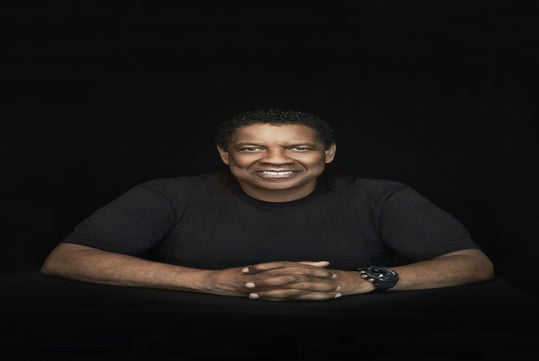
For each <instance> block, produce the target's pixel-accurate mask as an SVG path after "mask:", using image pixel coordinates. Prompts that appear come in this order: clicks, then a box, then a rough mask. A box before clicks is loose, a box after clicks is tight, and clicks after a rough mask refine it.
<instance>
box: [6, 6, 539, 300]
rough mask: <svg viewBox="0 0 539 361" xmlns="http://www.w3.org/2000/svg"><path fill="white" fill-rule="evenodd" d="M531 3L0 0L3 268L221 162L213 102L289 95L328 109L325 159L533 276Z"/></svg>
mask: <svg viewBox="0 0 539 361" xmlns="http://www.w3.org/2000/svg"><path fill="white" fill-rule="evenodd" d="M529 4H530V5H526V2H523V3H518V2H513V1H465V2H464V1H463V2H459V1H457V2H455V1H435V2H432V1H389V0H377V1H375V0H372V1H333V2H329V3H328V2H322V3H321V4H319V5H317V4H316V3H315V2H312V3H311V2H293V1H288V2H279V1H277V2H275V1H272V2H249V3H247V2H242V3H241V4H240V3H237V2H226V1H213V2H207V1H178V2H156V1H152V2H144V3H143V2H133V3H127V2H126V3H125V4H121V5H120V4H119V3H117V2H114V3H113V4H107V3H106V2H103V3H99V4H98V3H97V2H94V3H92V2H85V1H81V2H43V3H41V4H35V5H32V6H29V5H24V4H23V3H21V2H19V3H14V5H7V4H6V3H4V4H3V5H2V14H1V15H0V16H1V18H2V22H3V23H4V24H7V25H8V28H7V31H5V32H4V35H5V41H4V44H3V56H2V58H3V59H2V62H1V64H2V73H1V77H2V83H3V84H4V88H5V89H6V90H7V92H6V94H5V96H3V101H4V102H5V104H4V106H3V107H2V109H1V112H2V113H1V114H2V118H3V122H2V123H3V124H4V125H5V126H4V127H3V128H4V131H3V132H2V133H3V138H4V140H3V146H7V149H6V150H5V151H4V152H2V153H3V157H5V164H6V166H2V172H3V173H4V172H5V174H4V175H3V176H2V183H3V188H4V190H5V191H6V194H5V197H3V198H4V200H3V201H2V208H3V209H4V211H5V215H7V217H4V219H7V220H8V223H7V225H8V227H7V231H6V233H5V237H6V238H4V240H3V244H4V245H7V252H4V253H3V256H2V268H3V269H37V268H38V267H39V265H40V264H41V262H42V260H43V258H44V257H45V255H46V254H47V253H48V251H49V250H50V249H51V248H52V247H53V246H54V245H55V244H56V243H57V242H58V241H59V240H60V239H61V238H62V237H63V236H65V235H66V234H67V233H68V232H70V231H71V229H72V228H73V227H74V226H75V225H76V224H77V223H78V222H80V221H81V220H82V219H83V218H85V217H86V216H88V215H89V214H90V213H91V212H93V211H94V210H95V209H97V208H98V207H100V206H102V205H104V204H105V203H107V202H109V201H111V200H112V199H114V198H115V197H117V196H118V195H120V194H121V193H123V192H124V191H126V190H127V189H129V188H130V187H132V186H133V185H135V184H137V183H139V182H141V181H145V180H148V179H153V178H159V177H174V176H182V175H193V174H198V173H202V172H208V171H212V170H214V169H215V168H216V167H219V161H218V158H217V154H216V152H215V148H214V142H213V135H214V131H213V130H214V127H215V125H216V124H217V122H219V121H220V120H222V119H224V118H228V117H230V116H231V115H233V114H236V113H238V112H242V111H246V110H253V109H258V108H284V109H294V110H301V111H307V112H311V113H314V114H317V115H320V116H322V117H324V118H326V119H327V120H329V121H331V122H332V123H333V124H334V126H335V128H336V130H337V136H338V152H337V159H336V162H335V163H334V164H333V165H332V167H333V168H334V169H336V170H340V171H346V172H351V173H355V174H358V175H362V176H365V177H376V178H388V179H394V180H398V181H402V182H405V183H407V184H409V185H410V186H412V187H413V188H415V189H416V190H418V191H419V192H421V193H423V194H425V195H426V196H427V197H429V198H430V199H431V200H433V201H434V202H435V203H437V204H438V205H440V206H441V207H442V208H444V209H446V210H448V211H450V212H451V213H453V214H454V215H455V216H457V218H459V219H460V220H461V221H462V222H463V223H464V224H465V225H466V227H467V228H468V229H469V230H470V232H471V233H472V236H473V237H474V238H475V240H476V241H477V242H478V243H479V244H480V245H481V246H482V247H483V249H484V250H485V252H486V253H487V254H488V255H489V256H490V257H491V258H492V259H493V261H494V263H495V265H496V269H497V273H498V274H499V275H500V276H502V277H505V278H506V279H508V280H510V281H512V282H513V283H515V284H518V285H519V286H522V287H524V288H526V289H529V290H531V291H534V292H537V291H538V282H537V281H536V276H535V275H534V274H533V271H534V268H535V267H534V263H535V262H537V260H536V256H537V254H538V250H539V249H538V248H539V247H538V246H537V239H538V231H537V206H536V203H537V200H538V191H537V187H536V185H535V182H534V178H533V176H532V175H533V173H534V171H536V170H537V168H538V165H537V160H536V156H537V151H536V149H535V148H536V145H535V138H536V134H534V133H533V131H532V123H533V122H534V120H535V118H536V114H537V111H536V108H535V105H536V95H535V94H533V92H534V91H535V88H536V83H537V79H536V78H534V77H533V73H532V71H533V70H535V68H536V67H537V61H538V56H537V55H538V51H537V40H538V31H537V25H536V24H537V20H538V18H537V13H536V12H534V10H533V8H532V7H531V6H532V4H533V2H529Z"/></svg>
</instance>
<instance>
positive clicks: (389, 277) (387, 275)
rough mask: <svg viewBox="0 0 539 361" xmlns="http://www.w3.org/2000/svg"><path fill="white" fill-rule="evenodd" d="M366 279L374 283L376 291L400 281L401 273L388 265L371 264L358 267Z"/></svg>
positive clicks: (385, 288) (383, 289) (390, 286)
mask: <svg viewBox="0 0 539 361" xmlns="http://www.w3.org/2000/svg"><path fill="white" fill-rule="evenodd" d="M357 270H358V271H359V275H360V277H361V278H363V279H364V280H366V281H368V282H370V283H372V284H373V285H374V291H377V292H379V291H385V290H388V289H390V288H392V287H394V286H395V285H396V284H397V282H398V281H399V274H398V273H397V272H395V271H393V270H392V269H390V268H387V267H378V266H369V267H360V268H358V269H357Z"/></svg>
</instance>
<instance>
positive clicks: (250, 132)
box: [232, 123, 320, 143]
mask: <svg viewBox="0 0 539 361" xmlns="http://www.w3.org/2000/svg"><path fill="white" fill-rule="evenodd" d="M232 142H233V143H239V142H242V143H243V142H253V143H270V142H278V143H320V140H319V139H318V137H317V134H316V131H315V130H314V129H313V128H310V127H307V126H305V125H297V124H278V125H273V124H265V123H256V124H251V125H246V126H243V127H240V128H238V129H236V131H235V132H234V134H233V135H232Z"/></svg>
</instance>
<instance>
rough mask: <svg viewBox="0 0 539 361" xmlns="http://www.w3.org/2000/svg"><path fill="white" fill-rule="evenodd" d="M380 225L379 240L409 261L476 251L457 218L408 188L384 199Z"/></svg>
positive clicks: (475, 246)
mask: <svg viewBox="0 0 539 361" xmlns="http://www.w3.org/2000/svg"><path fill="white" fill-rule="evenodd" d="M380 225H381V234H382V241H383V242H384V243H385V244H386V245H387V246H388V247H390V248H391V249H393V250H394V251H395V252H397V253H400V254H401V255H403V256H405V257H407V258H409V259H410V260H412V261H421V260H426V259H430V258H433V257H437V256H440V255H442V254H445V253H448V252H453V251H458V250H462V249H470V248H476V249H477V248H479V247H478V246H477V244H475V242H473V241H472V239H471V237H470V234H469V232H468V231H467V230H466V229H465V228H464V226H463V225H462V223H461V222H460V221H459V220H458V219H456V218H455V217H454V216H453V215H451V214H450V213H448V212H446V211H444V210H442V209H441V208H439V207H438V206H436V205H435V204H434V203H433V202H431V201H430V200H428V199H427V198H426V197H424V196H423V195H421V194H419V193H418V192H416V191H414V190H413V189H411V188H410V187H408V186H404V187H402V188H400V189H399V190H397V191H395V192H394V193H392V194H391V195H389V196H388V197H387V198H386V200H385V203H384V205H383V207H382V212H381V219H380Z"/></svg>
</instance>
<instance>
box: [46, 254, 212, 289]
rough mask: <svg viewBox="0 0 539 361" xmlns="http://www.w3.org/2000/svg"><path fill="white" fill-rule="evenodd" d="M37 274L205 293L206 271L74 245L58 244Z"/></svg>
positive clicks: (119, 284)
mask: <svg viewBox="0 0 539 361" xmlns="http://www.w3.org/2000/svg"><path fill="white" fill-rule="evenodd" d="M41 272H42V273H43V274H45V275H48V276H54V277H60V278H66V279H72V280H77V281H84V282H92V283H101V284H110V285H118V286H134V287H147V288H161V289H171V290H182V291H200V292H205V291H207V288H208V287H207V285H206V282H207V277H206V276H207V275H206V273H207V272H208V271H206V270H200V269H193V268H187V267H182V266H176V265H171V264H165V263H159V262H152V261H148V260H144V259H141V258H137V257H132V256H128V255H123V254H117V253H111V252H105V251H101V250H97V249H94V248H90V247H85V246H80V245H75V244H68V243H66V244H60V245H59V246H58V247H56V248H55V249H54V250H53V251H52V252H51V254H50V255H49V256H48V257H47V259H46V260H45V262H44V264H43V266H42V268H41Z"/></svg>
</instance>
